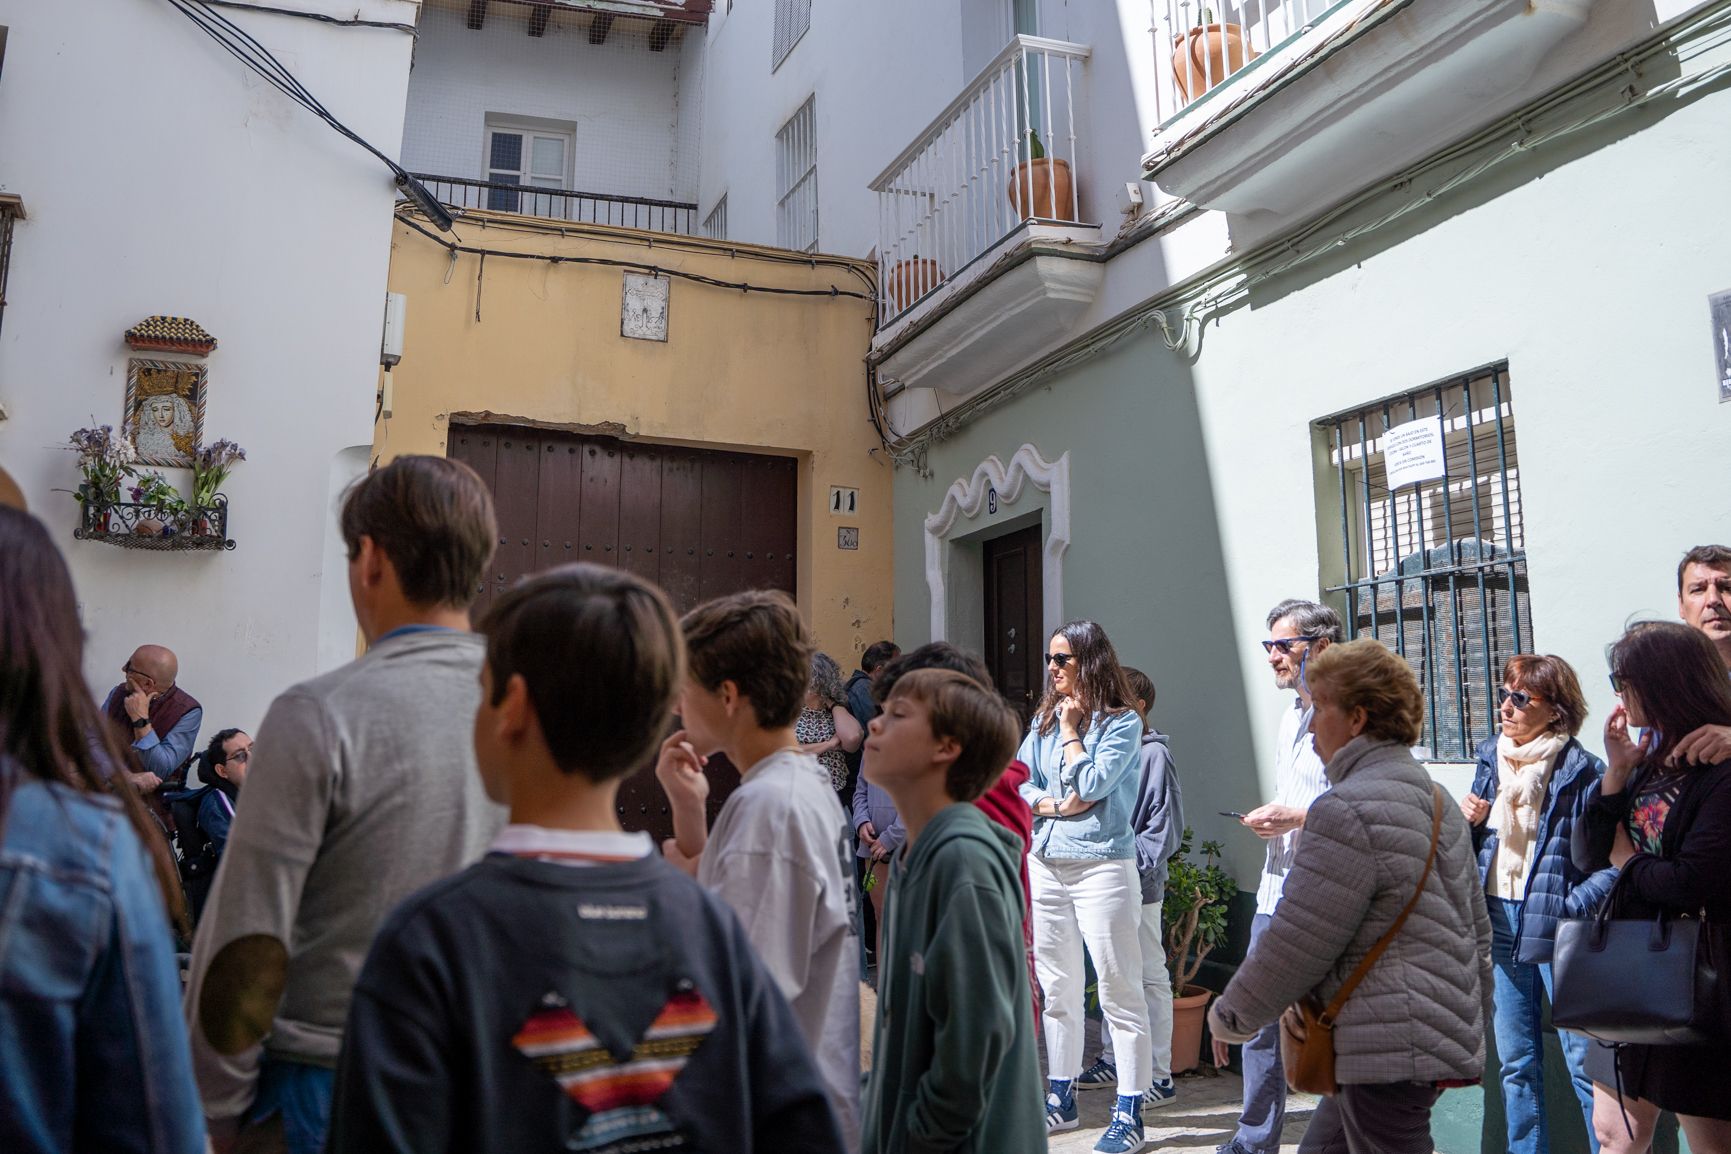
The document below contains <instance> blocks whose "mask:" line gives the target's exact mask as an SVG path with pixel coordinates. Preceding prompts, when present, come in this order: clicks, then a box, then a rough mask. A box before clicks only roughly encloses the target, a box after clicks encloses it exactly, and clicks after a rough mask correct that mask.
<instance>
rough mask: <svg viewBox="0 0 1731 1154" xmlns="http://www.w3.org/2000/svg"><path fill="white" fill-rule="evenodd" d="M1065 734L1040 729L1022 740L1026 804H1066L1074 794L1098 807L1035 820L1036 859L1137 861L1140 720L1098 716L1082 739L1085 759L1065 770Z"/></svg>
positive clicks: (1130, 713)
mask: <svg viewBox="0 0 1731 1154" xmlns="http://www.w3.org/2000/svg"><path fill="white" fill-rule="evenodd" d="M1062 732H1063V731H1062V729H1061V728H1060V727H1059V726H1058V725H1056V724H1054V725H1053V726H1052V732H1050V733H1048V734H1045V735H1044V736H1042V735H1041V734H1040V730H1039V723H1038V722H1036V723H1035V724H1034V725H1033V726H1032V727H1030V728H1029V730H1028V736H1027V737H1025V738H1023V739H1022V748H1021V751H1020V752H1018V753H1017V754H1016V758H1017V760H1019V761H1021V762H1023V763H1024V764H1025V765H1027V767H1028V780H1027V781H1026V782H1025V783H1024V784H1023V785H1022V789H1021V793H1022V799H1023V800H1024V801H1026V802H1027V803H1028V805H1029V807H1030V808H1032V807H1033V806H1035V805H1038V804H1039V803H1040V801H1041V800H1042V799H1044V798H1048V797H1049V798H1052V799H1054V800H1055V801H1059V802H1062V801H1063V800H1064V798H1066V797H1068V796H1069V795H1070V794H1071V793H1076V794H1078V795H1079V796H1080V797H1081V799H1082V800H1083V801H1091V802H1093V803H1095V804H1094V805H1093V806H1092V807H1091V808H1090V809H1088V810H1086V811H1084V812H1082V813H1079V814H1076V815H1075V816H1074V817H1038V816H1036V817H1035V818H1034V846H1033V850H1032V852H1033V853H1034V854H1035V856H1037V857H1045V858H1061V859H1077V860H1083V861H1114V860H1116V859H1118V858H1134V857H1135V856H1136V837H1135V834H1134V832H1133V831H1132V830H1131V828H1130V814H1131V811H1132V810H1133V809H1134V808H1135V806H1136V787H1137V783H1138V780H1139V773H1140V769H1141V764H1142V719H1141V718H1140V717H1139V716H1137V715H1136V712H1135V711H1134V710H1130V709H1126V710H1124V711H1123V712H1122V713H1116V714H1102V713H1096V714H1095V715H1094V717H1093V719H1092V720H1091V721H1090V722H1089V724H1088V730H1087V732H1086V733H1084V734H1083V735H1082V756H1081V757H1080V758H1079V759H1077V761H1076V763H1075V764H1074V765H1065V764H1064V746H1063V740H1064V739H1063V737H1062V736H1061V735H1062Z"/></svg>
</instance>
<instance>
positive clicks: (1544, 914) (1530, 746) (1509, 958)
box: [1461, 653, 1616, 1154]
mask: <svg viewBox="0 0 1731 1154" xmlns="http://www.w3.org/2000/svg"><path fill="white" fill-rule="evenodd" d="M1497 702H1498V704H1499V706H1500V716H1501V721H1502V730H1501V732H1500V733H1499V734H1498V735H1497V736H1495V737H1492V738H1489V739H1487V740H1486V741H1485V742H1484V744H1482V745H1480V746H1479V748H1478V772H1477V773H1476V774H1474V776H1473V787H1472V792H1471V793H1469V794H1468V795H1467V796H1466V797H1465V798H1463V799H1462V800H1461V812H1462V813H1463V814H1465V815H1466V819H1467V823H1468V824H1469V825H1471V826H1472V827H1473V847H1474V850H1475V851H1476V853H1477V854H1478V867H1479V881H1480V883H1481V884H1482V885H1483V886H1484V887H1485V904H1486V906H1487V907H1488V911H1489V913H1490V918H1491V963H1492V967H1493V972H1494V975H1495V994H1496V1014H1495V1016H1494V1017H1493V1019H1492V1031H1493V1032H1494V1033H1495V1035H1496V1039H1497V1056H1498V1057H1499V1058H1500V1059H1501V1060H1502V1087H1503V1116H1504V1120H1505V1123H1506V1125H1507V1132H1508V1149H1509V1154H1549V1151H1551V1150H1553V1149H1558V1150H1560V1149H1561V1147H1558V1146H1556V1145H1555V1144H1554V1143H1552V1142H1551V1140H1550V1134H1549V1132H1548V1126H1547V1123H1546V1115H1545V1075H1544V1065H1543V1062H1544V1051H1545V1043H1544V1030H1543V1028H1542V1022H1541V1017H1540V1015H1541V1006H1542V1003H1543V1001H1544V999H1545V998H1548V997H1549V996H1550V992H1551V951H1552V944H1553V939H1554V938H1555V936H1556V929H1557V922H1558V920H1560V919H1562V918H1566V917H1581V916H1585V915H1586V914H1587V913H1589V912H1591V911H1592V909H1593V908H1594V907H1595V906H1597V905H1598V903H1599V900H1600V899H1601V898H1603V897H1604V896H1605V893H1606V892H1607V891H1608V890H1609V889H1610V888H1611V882H1612V881H1613V880H1615V878H1616V871H1615V870H1612V869H1605V870H1600V871H1598V872H1596V873H1592V874H1589V873H1587V872H1586V871H1584V870H1581V869H1578V868H1576V866H1575V863H1574V862H1573V861H1571V860H1570V858H1569V841H1570V837H1571V835H1572V834H1573V832H1574V826H1575V823H1576V822H1577V821H1578V820H1580V816H1581V811H1582V810H1583V809H1584V808H1585V807H1586V803H1587V791H1588V789H1589V788H1590V787H1591V786H1592V785H1594V784H1595V783H1596V782H1597V781H1598V780H1599V776H1600V775H1601V774H1603V773H1604V771H1605V765H1604V763H1603V762H1602V761H1600V760H1599V759H1598V758H1596V757H1594V756H1593V755H1592V754H1590V753H1588V752H1587V751H1586V750H1585V749H1584V748H1582V746H1581V743H1580V742H1579V741H1577V740H1576V739H1575V735H1576V734H1578V733H1580V731H1581V723H1582V722H1583V721H1585V720H1586V717H1587V702H1586V698H1585V697H1583V696H1582V694H1581V683H1580V680H1579V678H1577V677H1576V676H1575V671H1574V670H1573V669H1572V668H1570V667H1569V664H1568V662H1566V661H1564V660H1563V659H1562V658H1560V657H1553V656H1548V655H1545V656H1541V655H1538V654H1531V653H1523V654H1519V655H1517V656H1515V657H1511V658H1509V660H1508V662H1507V663H1506V664H1505V665H1504V666H1503V684H1502V688H1501V689H1500V690H1498V691H1497ZM1558 1040H1559V1041H1560V1042H1561V1043H1562V1050H1563V1059H1564V1062H1565V1064H1566V1065H1567V1066H1568V1070H1569V1081H1570V1082H1571V1083H1572V1084H1573V1086H1574V1091H1575V1096H1576V1097H1577V1098H1578V1099H1579V1100H1580V1107H1581V1114H1582V1117H1583V1118H1584V1119H1585V1124H1586V1128H1587V1135H1588V1140H1589V1142H1592V1148H1593V1150H1594V1151H1597V1150H1598V1143H1597V1142H1594V1141H1592V1132H1593V1083H1592V1079H1591V1078H1589V1077H1588V1076H1587V1072H1586V1059H1587V1051H1588V1048H1589V1047H1590V1046H1591V1042H1590V1040H1589V1039H1588V1038H1586V1037H1585V1036H1583V1035H1581V1034H1571V1033H1568V1032H1567V1031H1562V1032H1559V1034H1558Z"/></svg>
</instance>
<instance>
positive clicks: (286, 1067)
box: [247, 1054, 336, 1154]
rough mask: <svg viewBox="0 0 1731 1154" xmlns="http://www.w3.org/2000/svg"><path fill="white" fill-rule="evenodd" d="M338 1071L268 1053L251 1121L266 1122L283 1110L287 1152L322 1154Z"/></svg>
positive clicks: (249, 1115) (249, 1116)
mask: <svg viewBox="0 0 1731 1154" xmlns="http://www.w3.org/2000/svg"><path fill="white" fill-rule="evenodd" d="M335 1084H336V1071H335V1070H327V1069H326V1068H325V1067H323V1066H309V1065H307V1064H305V1063H304V1062H291V1061H288V1060H286V1059H283V1058H273V1057H270V1056H269V1055H268V1054H267V1055H266V1056H265V1059H264V1065H263V1067H262V1068H261V1069H260V1070H259V1074H258V1097H257V1098H255V1099H253V1103H252V1111H251V1113H249V1114H248V1115H247V1121H248V1122H263V1121H265V1120H267V1119H268V1118H270V1116H271V1115H272V1114H275V1113H278V1112H279V1111H280V1112H281V1113H282V1128H283V1139H284V1144H285V1145H286V1146H287V1147H288V1154H320V1152H321V1151H323V1150H324V1148H325V1134H326V1132H327V1131H329V1130H330V1128H331V1092H332V1090H333V1089H334V1087H335Z"/></svg>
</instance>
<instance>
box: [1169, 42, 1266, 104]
mask: <svg viewBox="0 0 1731 1154" xmlns="http://www.w3.org/2000/svg"><path fill="white" fill-rule="evenodd" d="M1173 43H1174V48H1173V50H1172V74H1173V75H1174V76H1176V77H1177V78H1178V95H1179V96H1181V97H1182V98H1183V100H1184V103H1186V104H1189V103H1190V102H1191V101H1192V100H1195V99H1196V98H1197V97H1198V96H1201V95H1202V94H1203V93H1204V92H1206V91H1208V90H1209V89H1210V88H1213V87H1214V86H1215V85H1216V84H1219V83H1220V82H1221V81H1222V80H1225V79H1226V78H1227V77H1228V76H1231V75H1232V74H1233V73H1234V72H1237V71H1238V70H1239V69H1240V68H1243V67H1244V66H1245V65H1246V64H1249V63H1250V62H1251V61H1252V60H1255V59H1256V49H1254V48H1252V47H1250V46H1249V45H1248V44H1246V43H1245V42H1244V29H1243V28H1241V27H1239V26H1238V25H1236V24H1204V25H1201V26H1198V27H1196V28H1192V29H1191V30H1190V31H1188V32H1185V33H1183V34H1182V35H1180V36H1178V37H1176V38H1175V39H1174V41H1173Z"/></svg>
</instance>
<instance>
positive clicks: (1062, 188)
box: [1009, 128, 1077, 221]
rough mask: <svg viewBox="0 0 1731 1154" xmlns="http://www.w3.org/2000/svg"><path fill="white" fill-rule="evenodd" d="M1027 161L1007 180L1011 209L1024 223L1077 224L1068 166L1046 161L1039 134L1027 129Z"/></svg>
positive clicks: (1055, 159) (1053, 159) (1057, 159)
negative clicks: (1044, 221) (1035, 221)
mask: <svg viewBox="0 0 1731 1154" xmlns="http://www.w3.org/2000/svg"><path fill="white" fill-rule="evenodd" d="M1027 136H1028V147H1027V153H1028V159H1026V160H1024V161H1022V163H1020V164H1018V165H1016V172H1015V175H1014V176H1012V177H1011V178H1010V190H1009V191H1010V207H1011V208H1013V209H1015V210H1016V213H1017V214H1018V215H1019V216H1020V217H1021V218H1022V219H1023V220H1067V221H1074V220H1076V219H1077V218H1076V181H1075V178H1074V176H1072V175H1071V172H1070V162H1069V161H1067V160H1061V159H1059V158H1057V157H1048V156H1047V155H1046V149H1045V147H1044V146H1042V145H1041V144H1040V134H1039V133H1038V132H1035V131H1034V130H1033V129H1032V128H1030V129H1028V133H1027Z"/></svg>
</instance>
